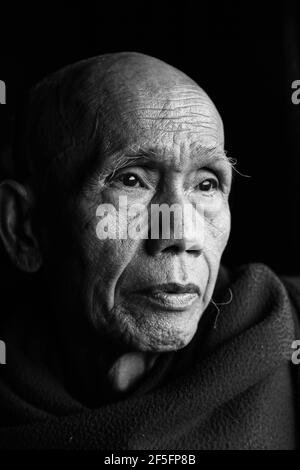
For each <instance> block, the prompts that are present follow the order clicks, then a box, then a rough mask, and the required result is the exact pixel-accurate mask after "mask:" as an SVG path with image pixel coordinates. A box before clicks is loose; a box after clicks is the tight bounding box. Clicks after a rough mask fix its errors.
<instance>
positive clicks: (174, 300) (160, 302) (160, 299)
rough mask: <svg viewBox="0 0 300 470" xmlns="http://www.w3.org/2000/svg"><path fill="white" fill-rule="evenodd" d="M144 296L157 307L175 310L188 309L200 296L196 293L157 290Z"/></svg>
mask: <svg viewBox="0 0 300 470" xmlns="http://www.w3.org/2000/svg"><path fill="white" fill-rule="evenodd" d="M142 296H143V297H144V298H145V299H147V300H148V301H149V302H151V303H152V304H154V305H155V306H157V307H160V308H164V309H166V310H173V311H182V310H187V309H189V308H190V307H191V306H192V305H193V303H194V302H195V301H196V300H197V299H198V298H199V296H198V294H195V293H184V294H176V293H174V294H173V293H172V294H171V293H167V292H155V293H151V294H143V295H142Z"/></svg>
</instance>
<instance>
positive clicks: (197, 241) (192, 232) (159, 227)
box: [146, 197, 204, 256]
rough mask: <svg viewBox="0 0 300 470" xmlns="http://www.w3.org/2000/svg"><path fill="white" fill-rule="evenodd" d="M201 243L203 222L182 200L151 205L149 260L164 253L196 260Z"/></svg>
mask: <svg viewBox="0 0 300 470" xmlns="http://www.w3.org/2000/svg"><path fill="white" fill-rule="evenodd" d="M203 239H204V218H203V216H202V215H201V213H199V209H198V208H196V207H195V206H194V205H193V204H191V203H190V202H188V201H186V200H185V198H183V197H182V198H176V200H174V199H173V200H172V202H171V204H170V203H168V202H166V201H165V202H163V203H161V204H152V205H151V208H150V223H149V233H148V239H147V240H146V246H147V251H148V253H149V254H151V255H152V256H155V255H159V254H161V253H166V252H171V253H173V254H180V253H183V252H187V253H189V254H191V255H193V256H199V255H200V254H201V252H202V249H203Z"/></svg>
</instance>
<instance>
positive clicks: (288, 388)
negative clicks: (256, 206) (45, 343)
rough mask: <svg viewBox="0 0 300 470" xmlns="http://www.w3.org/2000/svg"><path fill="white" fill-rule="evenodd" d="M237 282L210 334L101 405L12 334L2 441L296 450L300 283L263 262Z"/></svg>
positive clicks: (4, 370)
mask: <svg viewBox="0 0 300 470" xmlns="http://www.w3.org/2000/svg"><path fill="white" fill-rule="evenodd" d="M229 288H230V289H228V290H226V292H225V294H224V298H223V299H222V300H221V301H220V302H219V305H217V307H216V306H215V305H213V304H211V305H210V306H209V307H208V308H207V310H206V312H205V318H206V320H205V318H204V319H201V320H200V323H201V322H202V321H207V328H206V329H205V337H203V335H202V336H201V337H200V336H199V335H198V334H196V335H195V337H194V338H193V340H192V341H191V343H190V345H188V346H187V347H186V348H184V349H183V350H181V351H178V352H172V353H164V354H162V359H161V361H158V363H157V365H156V366H155V367H154V370H153V371H152V372H151V374H150V376H149V377H148V378H147V380H146V385H145V384H142V385H141V387H140V388H138V390H137V391H136V392H135V393H133V394H129V395H128V396H126V397H124V398H123V399H120V400H118V401H116V402H114V403H106V404H104V405H103V406H101V407H99V408H98V409H89V408H87V407H86V406H84V405H83V404H81V403H79V401H77V400H76V398H74V397H72V395H71V394H70V393H69V392H68V390H67V389H66V388H65V387H64V385H63V384H62V383H60V381H59V379H58V377H57V376H56V375H55V374H54V373H53V371H51V370H50V369H47V367H46V366H45V365H44V364H43V363H42V361H41V360H40V358H36V360H32V357H31V356H28V355H26V354H25V353H24V352H23V349H22V344H18V342H17V340H16V341H15V344H12V345H11V342H12V343H13V338H10V346H8V347H9V348H10V349H8V353H7V364H6V365H5V366H3V365H1V366H0V448H1V449H5V448H18V449H23V448H31V449H38V448H48V449H49V448H50V449H52V448H60V449H104V450H128V449H131V450H137V449H145V450H161V449H164V450H197V449H293V448H296V447H297V445H298V431H297V428H298V423H299V417H300V416H299V405H300V400H299V395H300V381H299V377H300V364H299V366H297V365H294V364H293V363H292V361H291V358H292V353H293V349H292V348H291V345H292V342H293V341H294V340H295V339H300V336H299V335H298V338H297V331H298V324H297V322H298V321H297V310H298V313H299V310H300V302H299V298H300V294H299V293H298V292H299V291H300V289H299V291H297V285H296V284H294V286H293V287H292V289H291V291H292V290H293V294H292V295H291V294H290V291H289V292H288V290H287V289H286V286H285V284H284V283H283V282H282V281H281V280H280V279H279V278H278V277H277V276H276V275H275V274H274V273H273V272H272V271H271V270H270V269H269V268H267V267H266V266H264V265H261V264H251V265H247V266H244V267H242V268H239V269H238V270H236V271H235V272H234V273H233V274H232V276H231V281H230V285H229ZM0 333H1V332H0ZM33 334H34V333H33ZM0 337H1V334H0ZM166 369H168V370H169V372H168V374H167V375H166V377H167V378H165V379H164V380H158V377H161V376H162V373H163V372H162V371H163V370H166ZM170 371H171V372H170Z"/></svg>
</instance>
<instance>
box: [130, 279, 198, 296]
mask: <svg viewBox="0 0 300 470" xmlns="http://www.w3.org/2000/svg"><path fill="white" fill-rule="evenodd" d="M159 292H165V293H168V294H198V295H200V289H199V287H198V286H197V285H196V284H192V283H189V284H179V283H177V282H168V283H166V284H155V285H153V286H149V287H146V288H145V289H141V290H140V291H139V293H141V294H148V295H149V294H150V295H151V294H152V295H153V294H156V293H159Z"/></svg>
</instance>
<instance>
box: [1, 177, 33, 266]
mask: <svg viewBox="0 0 300 470" xmlns="http://www.w3.org/2000/svg"><path fill="white" fill-rule="evenodd" d="M32 209H33V197H32V194H31V192H30V190H29V189H27V188H26V187H25V186H23V185H21V184H19V183H18V182H17V181H13V180H5V181H3V182H2V183H1V184H0V237H1V239H2V241H3V243H4V246H5V248H6V251H7V252H8V254H9V256H10V258H11V260H12V261H13V263H14V264H15V265H16V266H17V267H18V268H19V269H21V270H22V271H26V272H31V273H32V272H36V271H37V270H38V269H39V268H40V267H41V265H42V256H41V252H40V249H39V246H38V242H37V239H36V238H35V236H34V234H33V229H32V213H33V210H32Z"/></svg>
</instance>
